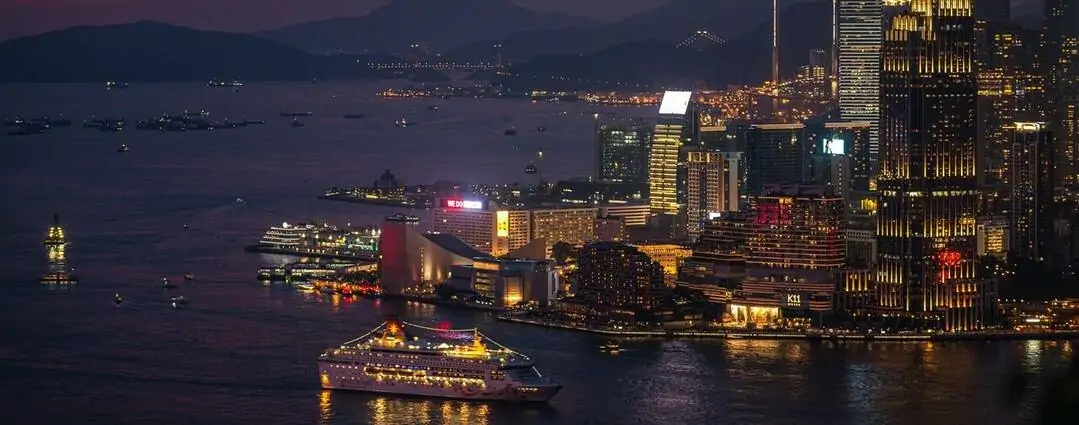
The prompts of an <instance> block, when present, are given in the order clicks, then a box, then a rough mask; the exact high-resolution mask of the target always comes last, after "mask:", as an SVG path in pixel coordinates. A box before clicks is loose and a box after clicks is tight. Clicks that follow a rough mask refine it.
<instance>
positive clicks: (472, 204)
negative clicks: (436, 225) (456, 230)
mask: <svg viewBox="0 0 1079 425" xmlns="http://www.w3.org/2000/svg"><path fill="white" fill-rule="evenodd" d="M442 206H443V207H445V208H458V209H466V210H482V209H483V202H480V201H466V200H463V199H443V200H442Z"/></svg>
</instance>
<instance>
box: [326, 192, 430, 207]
mask: <svg viewBox="0 0 1079 425" xmlns="http://www.w3.org/2000/svg"><path fill="white" fill-rule="evenodd" d="M318 199H322V200H325V201H338V202H351V203H354V204H367V205H378V206H383V207H399V208H425V207H424V206H422V205H419V204H418V203H416V202H410V203H402V202H399V201H393V200H389V199H369V198H361V197H358V196H351V195H345V194H337V195H320V196H319V197H318Z"/></svg>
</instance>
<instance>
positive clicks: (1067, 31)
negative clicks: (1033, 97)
mask: <svg viewBox="0 0 1079 425" xmlns="http://www.w3.org/2000/svg"><path fill="white" fill-rule="evenodd" d="M1044 37H1045V38H1044V50H1043V52H1042V54H1043V55H1044V58H1043V60H1044V63H1045V64H1046V65H1047V66H1046V68H1047V69H1045V71H1046V72H1047V73H1048V77H1049V78H1048V84H1047V88H1048V90H1049V93H1050V95H1049V96H1048V99H1047V100H1048V103H1049V105H1050V106H1049V108H1050V113H1051V114H1052V116H1051V117H1050V120H1051V125H1052V126H1053V130H1054V131H1053V135H1054V137H1055V138H1056V142H1055V143H1056V147H1055V151H1056V153H1055V155H1056V160H1057V170H1058V171H1059V172H1060V173H1059V175H1058V176H1057V184H1063V185H1073V184H1076V183H1079V176H1077V174H1079V167H1077V164H1076V154H1077V153H1079V151H1077V150H1079V146H1077V145H1079V134H1077V133H1076V128H1077V127H1079V117H1077V116H1076V115H1077V112H1076V110H1077V109H1079V0H1045V33H1044Z"/></svg>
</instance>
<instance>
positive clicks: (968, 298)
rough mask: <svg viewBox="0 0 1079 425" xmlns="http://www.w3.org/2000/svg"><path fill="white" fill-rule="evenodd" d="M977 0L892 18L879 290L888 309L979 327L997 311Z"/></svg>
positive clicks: (953, 326) (927, 2) (953, 0)
mask: <svg viewBox="0 0 1079 425" xmlns="http://www.w3.org/2000/svg"><path fill="white" fill-rule="evenodd" d="M972 6H973V2H972V1H970V0H947V1H945V0H920V1H915V2H911V4H910V5H909V7H908V8H907V9H906V10H904V11H901V12H898V13H895V14H894V15H893V16H891V17H890V20H889V22H888V26H887V27H886V30H885V35H884V44H883V51H882V70H881V90H882V93H881V153H882V156H881V160H880V177H879V179H878V182H877V184H878V189H879V202H878V204H879V210H878V214H877V217H878V221H877V242H878V246H877V250H878V261H877V270H878V271H877V287H878V290H879V291H880V293H879V301H880V303H881V305H882V306H883V307H885V308H890V309H894V310H897V311H902V312H904V314H907V315H909V316H912V317H915V318H919V319H925V320H927V321H930V322H934V323H940V324H941V325H942V326H943V328H944V329H946V330H967V329H978V328H982V327H984V326H986V325H987V323H988V322H989V321H990V320H991V318H992V316H993V315H994V312H995V300H996V291H995V285H994V282H993V281H992V280H986V279H982V278H981V277H980V275H979V270H980V268H979V266H978V258H977V241H976V234H975V231H976V227H977V218H976V217H977V213H978V211H977V205H978V175H977V161H976V156H977V143H976V139H977V136H978V132H977V119H976V118H977V117H976V110H977V80H976V74H975V69H974V67H975V66H974V51H973V45H974V17H973V15H972V13H973V10H972Z"/></svg>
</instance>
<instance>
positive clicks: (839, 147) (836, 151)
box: [824, 139, 847, 155]
mask: <svg viewBox="0 0 1079 425" xmlns="http://www.w3.org/2000/svg"><path fill="white" fill-rule="evenodd" d="M824 153H826V154H828V155H846V154H847V143H846V141H844V140H843V139H828V140H825V141H824Z"/></svg>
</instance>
